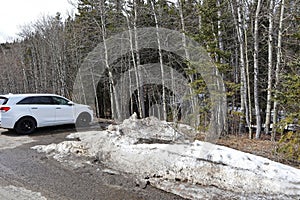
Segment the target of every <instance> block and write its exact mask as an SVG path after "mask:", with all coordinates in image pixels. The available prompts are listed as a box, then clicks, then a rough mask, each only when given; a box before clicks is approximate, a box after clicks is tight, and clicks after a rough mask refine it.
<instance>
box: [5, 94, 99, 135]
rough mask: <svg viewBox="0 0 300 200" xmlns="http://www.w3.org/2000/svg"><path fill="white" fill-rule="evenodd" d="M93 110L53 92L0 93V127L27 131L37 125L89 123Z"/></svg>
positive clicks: (25, 132)
mask: <svg viewBox="0 0 300 200" xmlns="http://www.w3.org/2000/svg"><path fill="white" fill-rule="evenodd" d="M92 120H93V111H92V109H91V108H90V107H89V106H87V105H82V104H76V103H73V102H72V101H70V100H69V99H66V98H64V97H62V96H59V95H55V94H8V95H0V127H2V128H6V129H14V130H15V131H16V132H17V133H20V134H30V133H32V132H33V131H34V130H35V129H36V128H37V127H44V126H55V125H62V124H76V126H81V127H82V126H88V125H89V124H90V122H91V121H92Z"/></svg>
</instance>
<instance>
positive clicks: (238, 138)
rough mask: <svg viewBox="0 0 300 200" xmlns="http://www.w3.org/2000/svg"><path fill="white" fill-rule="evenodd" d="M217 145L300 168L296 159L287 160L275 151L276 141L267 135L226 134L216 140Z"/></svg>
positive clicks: (299, 163) (276, 147)
mask: <svg viewBox="0 0 300 200" xmlns="http://www.w3.org/2000/svg"><path fill="white" fill-rule="evenodd" d="M216 143H217V144H219V145H223V146H226V147H230V148H233V149H237V150H239V151H243V152H247V153H251V154H254V155H258V156H262V157H265V158H269V159H270V160H273V161H276V162H280V163H283V164H286V165H290V166H292V167H296V168H298V169H300V162H299V161H297V160H287V159H286V158H285V157H284V155H282V154H279V153H278V152H277V149H278V146H279V144H278V142H277V141H276V142H273V141H271V140H270V136H269V135H262V137H261V139H259V140H256V139H249V138H248V135H246V134H245V135H227V136H225V137H222V138H220V139H218V140H217V142H216Z"/></svg>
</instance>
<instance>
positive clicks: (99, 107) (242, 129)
mask: <svg viewBox="0 0 300 200" xmlns="http://www.w3.org/2000/svg"><path fill="white" fill-rule="evenodd" d="M76 6H77V9H78V13H77V14H76V15H75V17H71V16H70V17H69V18H68V19H67V20H62V18H61V16H60V13H57V15H56V16H55V17H50V16H43V17H42V18H40V19H39V20H37V21H36V22H33V23H31V24H28V25H26V26H24V27H22V30H21V31H20V33H19V35H20V37H21V38H22V39H18V40H15V41H13V42H9V43H8V42H7V43H3V44H1V45H0V68H1V74H0V77H1V78H0V84H1V87H0V93H1V94H7V93H56V94H60V95H63V96H66V97H68V98H72V95H73V85H74V81H75V79H76V75H77V74H78V72H79V71H80V66H81V65H82V63H83V62H84V60H85V58H86V57H87V56H88V55H89V53H90V52H92V51H93V50H94V49H95V48H96V47H97V45H98V44H103V45H104V46H105V44H106V41H107V39H109V38H111V37H112V36H114V35H116V34H118V33H121V32H123V31H128V30H129V31H130V32H132V33H133V34H132V36H133V38H131V39H132V40H133V41H134V40H136V38H135V37H134V36H135V34H134V33H135V32H136V31H137V30H138V29H141V28H146V27H154V28H156V29H159V28H165V29H169V30H174V31H177V32H180V33H183V34H184V35H185V36H186V37H188V38H190V39H192V40H193V41H196V42H197V43H198V44H200V45H201V47H203V48H204V49H205V50H206V52H207V53H208V55H209V57H210V59H211V61H212V62H213V63H214V65H215V66H216V67H217V69H218V71H219V73H220V75H221V76H222V79H223V81H224V84H225V88H226V98H227V108H228V113H227V117H228V119H227V124H226V131H225V132H224V133H223V134H248V137H249V138H250V139H252V138H255V139H260V138H261V136H262V134H270V135H271V137H270V138H271V140H273V141H275V140H278V136H280V137H279V138H280V140H281V141H285V142H287V143H288V144H289V145H288V146H286V148H285V149H284V150H283V151H286V152H288V153H291V156H292V157H294V158H296V159H298V160H300V130H299V127H300V121H299V119H300V100H299V99H300V2H299V0H174V1H168V0H78V5H76ZM157 42H159V40H157ZM132 45H133V46H132V49H131V51H130V52H129V53H127V54H125V55H123V56H122V57H120V58H118V59H117V60H116V61H115V62H114V63H112V64H111V66H109V63H108V62H106V65H107V69H106V70H105V72H104V73H103V74H102V75H101V76H104V78H102V79H101V80H103V81H101V82H99V83H98V84H96V85H95V84H94V85H92V86H93V87H94V88H93V87H91V88H93V89H91V90H93V91H94V93H95V98H96V106H95V110H96V114H97V116H98V117H101V118H112V117H114V116H115V113H118V112H121V111H120V109H118V106H117V104H115V105H113V104H114V101H115V100H114V94H116V93H118V90H117V87H116V85H117V84H116V83H115V82H116V81H117V80H118V79H120V76H121V75H122V76H125V75H126V72H128V73H129V76H130V72H132V73H134V72H135V70H136V71H138V70H137V69H138V68H139V66H142V65H145V64H147V63H160V66H162V65H163V64H164V65H168V66H171V67H170V68H171V69H174V71H176V72H178V73H179V74H182V76H183V77H185V79H188V85H189V86H190V88H189V89H188V90H190V94H191V95H194V97H196V98H197V99H196V101H197V102H201V103H200V104H201V106H200V107H195V108H193V109H199V113H200V114H199V116H196V117H197V118H199V119H194V120H200V124H199V129H201V128H204V129H205V127H206V126H207V121H209V120H210V117H211V114H210V111H209V108H210V106H211V105H210V104H209V102H208V101H207V96H208V95H207V88H206V86H205V82H204V81H203V79H202V78H201V74H199V73H198V72H196V71H195V70H194V69H193V68H190V67H189V66H190V64H189V63H188V61H186V60H184V59H182V58H180V57H179V56H177V55H174V54H173V53H170V52H167V51H164V50H162V49H160V48H158V49H150V48H149V49H146V48H145V49H142V50H139V51H137V49H138V48H136V47H137V45H138V43H137V41H135V42H132ZM104 51H105V55H106V54H107V53H109V52H108V51H107V50H106V49H105V48H104ZM163 69H164V68H163V67H159V66H158V67H157V70H156V72H154V73H157V76H158V77H160V79H161V80H160V82H161V83H160V84H145V85H142V84H141V82H140V81H135V83H134V84H136V85H137V87H135V88H137V89H134V90H133V91H131V93H130V94H131V95H132V96H131V98H130V101H131V103H129V108H128V109H129V113H131V114H132V113H133V112H137V113H138V115H139V116H140V117H146V116H149V115H150V113H151V112H152V111H151V110H150V108H152V109H155V108H154V107H155V106H157V105H158V104H161V107H162V108H161V109H158V110H161V111H162V113H160V115H161V116H162V118H163V119H168V120H174V119H175V118H176V119H179V120H180V115H181V113H180V110H179V109H177V110H176V109H174V104H175V103H176V102H175V101H176V100H174V99H175V98H173V97H174V91H172V89H170V88H168V87H166V86H165V84H167V80H166V79H165V78H164V76H166V77H167V75H164V71H163ZM172 73H173V71H172ZM159 74H160V75H159ZM165 74H168V73H167V72H165ZM98 75H99V74H98ZM140 78H141V77H140ZM171 78H172V77H171ZM137 80H141V79H137ZM129 81H130V80H129ZM128 84H129V83H128ZM131 84H133V83H131ZM177 84H180V83H179V82H178V83H177ZM172 98H173V102H172ZM81 101H83V102H85V101H84V100H81ZM203 102H204V103H203ZM171 104H172V105H173V106H171ZM153 112H154V111H153ZM175 112H177V114H174V113H175ZM170 113H172V114H170ZM175 115H176V116H175ZM287 125H293V127H294V128H293V130H292V132H290V133H288V134H286V133H285V132H286V127H287ZM249 127H251V128H249Z"/></svg>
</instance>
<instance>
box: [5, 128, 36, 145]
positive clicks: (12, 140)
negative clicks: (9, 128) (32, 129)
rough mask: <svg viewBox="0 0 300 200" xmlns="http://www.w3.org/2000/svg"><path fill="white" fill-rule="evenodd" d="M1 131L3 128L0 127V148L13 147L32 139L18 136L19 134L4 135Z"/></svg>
mask: <svg viewBox="0 0 300 200" xmlns="http://www.w3.org/2000/svg"><path fill="white" fill-rule="evenodd" d="M2 131H4V130H3V129H0V135H1V140H0V149H13V148H15V147H17V146H20V145H22V144H25V143H30V142H33V141H34V140H33V139H31V138H30V137H28V136H19V135H17V136H16V137H13V136H11V135H9V136H6V135H3V134H1V132H2Z"/></svg>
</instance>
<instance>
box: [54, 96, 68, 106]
mask: <svg viewBox="0 0 300 200" xmlns="http://www.w3.org/2000/svg"><path fill="white" fill-rule="evenodd" d="M52 99H53V103H54V104H55V105H68V102H69V101H68V100H66V99H64V98H61V97H52Z"/></svg>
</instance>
